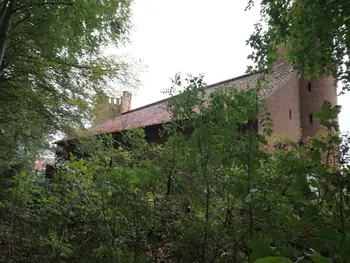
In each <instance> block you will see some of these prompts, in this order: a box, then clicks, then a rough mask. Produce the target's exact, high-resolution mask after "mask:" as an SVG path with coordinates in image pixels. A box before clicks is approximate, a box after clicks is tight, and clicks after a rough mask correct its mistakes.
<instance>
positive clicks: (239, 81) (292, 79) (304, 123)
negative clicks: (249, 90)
mask: <svg viewBox="0 0 350 263" xmlns="http://www.w3.org/2000/svg"><path fill="white" fill-rule="evenodd" d="M258 78H259V73H257V74H253V75H252V74H246V75H242V76H239V77H236V78H233V79H229V80H225V81H222V82H219V83H216V84H212V85H209V86H207V88H206V94H207V95H209V94H210V93H212V92H213V91H215V90H216V89H220V88H223V87H230V86H235V87H236V88H237V89H245V88H246V87H247V86H250V87H254V85H256V82H257V80H258ZM266 80H267V81H268V84H267V85H266V87H265V88H263V89H261V91H260V94H259V96H260V97H261V99H264V100H265V101H266V106H267V110H268V111H269V112H270V113H271V118H272V120H273V122H274V128H273V134H272V137H279V136H287V137H288V138H290V139H292V140H295V141H299V140H301V141H303V140H305V139H306V138H307V137H309V136H314V135H316V134H317V133H318V132H319V131H321V130H322V127H321V125H320V123H319V121H318V120H317V119H316V118H315V117H314V115H313V114H314V111H315V110H318V109H320V108H321V106H322V104H323V102H324V101H325V100H326V101H328V102H330V103H331V105H333V106H334V105H336V104H337V94H336V88H335V81H334V79H333V78H332V77H330V76H323V77H317V78H313V79H310V80H307V79H304V78H303V77H302V76H300V75H299V73H298V71H297V70H296V69H295V68H294V67H293V66H292V65H290V64H287V63H284V62H283V61H279V63H278V64H275V65H274V67H273V71H272V74H271V75H269V76H268V77H267V79H266ZM131 99H132V96H131V94H130V93H129V92H126V91H124V92H123V95H122V97H121V99H117V98H109V99H108V101H106V102H105V105H104V107H103V114H104V116H105V119H104V120H102V121H96V122H95V125H94V126H93V127H92V128H90V129H89V130H88V135H90V136H94V135H98V134H101V133H111V134H113V135H118V134H120V132H121V131H124V130H128V129H133V128H137V127H143V128H144V130H145V133H146V139H147V141H148V142H149V143H164V142H165V140H166V138H164V137H162V136H161V135H160V134H159V133H160V130H161V127H162V124H164V123H167V122H170V121H171V115H170V113H169V112H168V111H167V109H166V102H167V99H165V100H161V101H158V102H155V103H152V104H149V105H146V106H143V107H140V108H137V109H133V110H130V105H131ZM255 129H256V131H257V132H259V127H255ZM72 141H73V140H72V138H65V139H62V140H60V141H58V142H57V144H58V145H61V146H67V145H69V144H71V142H72ZM65 148H66V147H65Z"/></svg>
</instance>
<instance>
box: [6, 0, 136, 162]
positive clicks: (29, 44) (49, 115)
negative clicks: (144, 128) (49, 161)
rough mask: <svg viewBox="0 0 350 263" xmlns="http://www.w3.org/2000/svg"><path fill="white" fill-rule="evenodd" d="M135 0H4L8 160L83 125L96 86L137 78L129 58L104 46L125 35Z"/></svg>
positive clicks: (106, 88)
mask: <svg viewBox="0 0 350 263" xmlns="http://www.w3.org/2000/svg"><path fill="white" fill-rule="evenodd" d="M130 4H131V1H129V0H108V1H103V2H101V1H87V0H62V1H46V0H42V1H17V0H3V1H0V10H1V12H0V17H1V19H0V61H1V64H0V94H1V95H0V98H1V99H0V100H1V101H0V112H1V115H0V130H1V135H0V141H1V142H0V145H6V151H5V149H4V150H2V151H1V152H2V153H5V152H6V153H7V154H6V156H5V155H4V154H1V159H2V160H4V158H5V160H12V161H13V160H16V159H17V158H18V157H19V155H18V154H16V153H19V152H22V151H21V150H19V149H25V150H28V149H32V148H33V147H31V146H30V145H32V146H35V145H40V143H38V144H36V143H35V142H36V141H40V140H41V139H42V138H44V137H46V136H47V135H49V134H52V133H54V132H56V131H64V130H66V129H67V128H68V127H71V126H79V123H81V122H82V121H83V120H84V118H89V107H88V105H89V104H90V103H91V101H92V100H93V96H94V94H96V92H101V91H102V92H112V91H114V92H115V87H116V85H115V83H118V85H119V86H120V85H130V86H129V87H131V86H132V80H133V79H135V78H134V76H132V75H131V73H130V72H131V71H129V70H128V68H129V65H128V64H127V63H126V62H123V61H122V60H120V59H118V58H113V57H105V56H104V54H103V47H105V46H107V45H112V46H118V45H119V44H121V43H123V42H124V41H125V40H127V34H128V31H129V28H130V21H129V20H130ZM111 83H112V86H111ZM34 148H37V147H34ZM10 162H11V161H10Z"/></svg>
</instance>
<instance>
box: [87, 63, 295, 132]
mask: <svg viewBox="0 0 350 263" xmlns="http://www.w3.org/2000/svg"><path fill="white" fill-rule="evenodd" d="M293 71H294V70H293V66H291V65H288V64H286V65H285V64H282V65H280V66H278V67H276V68H275V70H274V72H273V73H272V74H271V75H270V76H268V77H267V81H268V85H266V86H265V88H263V89H262V90H261V91H260V92H261V97H262V98H265V97H267V96H269V95H270V94H271V93H272V92H273V91H274V90H275V89H276V88H278V87H280V85H281V84H282V83H283V82H284V81H285V80H287V79H288V78H289V77H290V76H291V74H292V72H293ZM258 78H259V74H255V75H251V74H247V75H242V76H239V77H236V78H233V79H229V80H225V81H222V82H219V83H216V84H213V85H209V86H207V88H206V95H207V96H209V95H210V94H211V93H213V92H214V91H215V90H216V89H218V88H223V87H230V86H235V87H236V88H237V89H241V90H244V89H247V87H254V86H255V85H256V81H257V80H258ZM167 101H168V99H165V100H162V101H158V102H155V103H152V104H150V105H146V106H143V107H140V108H137V109H134V110H131V111H128V112H126V113H124V114H122V115H120V116H118V117H116V118H114V119H110V120H107V121H105V122H104V123H102V124H100V125H98V126H96V127H92V128H90V129H88V135H97V134H101V133H111V132H120V131H123V130H127V129H132V128H136V127H146V126H151V125H155V124H161V123H165V122H168V121H170V120H171V115H170V114H169V112H168V111H167V109H166V102H167Z"/></svg>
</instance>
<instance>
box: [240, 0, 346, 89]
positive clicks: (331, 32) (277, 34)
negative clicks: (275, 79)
mask: <svg viewBox="0 0 350 263" xmlns="http://www.w3.org/2000/svg"><path fill="white" fill-rule="evenodd" d="M247 2H248V6H247V9H250V8H251V7H252V6H253V5H254V3H255V2H256V1H255V0H250V1H247ZM260 2H261V11H260V20H259V21H258V23H257V24H256V25H255V30H254V33H253V34H252V35H251V37H250V38H249V40H248V44H249V45H250V46H251V47H252V48H254V50H255V51H254V52H253V53H252V55H250V58H251V59H252V60H253V61H254V62H256V63H257V64H256V66H257V69H264V68H265V67H266V66H271V64H272V63H273V62H274V61H276V60H278V57H279V55H278V54H277V50H278V48H280V47H281V46H284V47H285V48H286V51H287V52H286V54H284V57H285V58H286V59H287V60H288V61H289V62H291V63H293V65H295V66H296V67H297V68H298V70H299V72H300V73H301V74H302V75H304V76H306V77H308V78H311V77H315V76H316V77H317V76H320V75H331V76H334V77H335V79H336V80H337V81H339V82H341V83H343V84H344V86H343V89H344V90H349V87H350V86H349V83H350V70H349V52H350V50H349V44H350V42H349V39H350V38H349V36H350V33H349V32H350V31H349V17H350V13H349V10H350V9H349V2H348V1H344V0H338V1H332V0H301V1H298V0H295V1H290V0H277V1H276V0H266V1H260Z"/></svg>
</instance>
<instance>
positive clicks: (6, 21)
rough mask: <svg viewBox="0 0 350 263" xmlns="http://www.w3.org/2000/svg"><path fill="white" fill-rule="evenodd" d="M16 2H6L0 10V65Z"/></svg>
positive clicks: (11, 0)
mask: <svg viewBox="0 0 350 263" xmlns="http://www.w3.org/2000/svg"><path fill="white" fill-rule="evenodd" d="M16 1H17V0H8V1H6V2H4V6H3V8H2V10H1V13H2V14H1V21H0V22H1V24H0V65H1V64H2V61H3V59H4V54H5V50H6V43H7V39H8V33H9V30H10V25H11V19H12V17H13V14H14V12H13V10H14V9H15V8H16Z"/></svg>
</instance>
